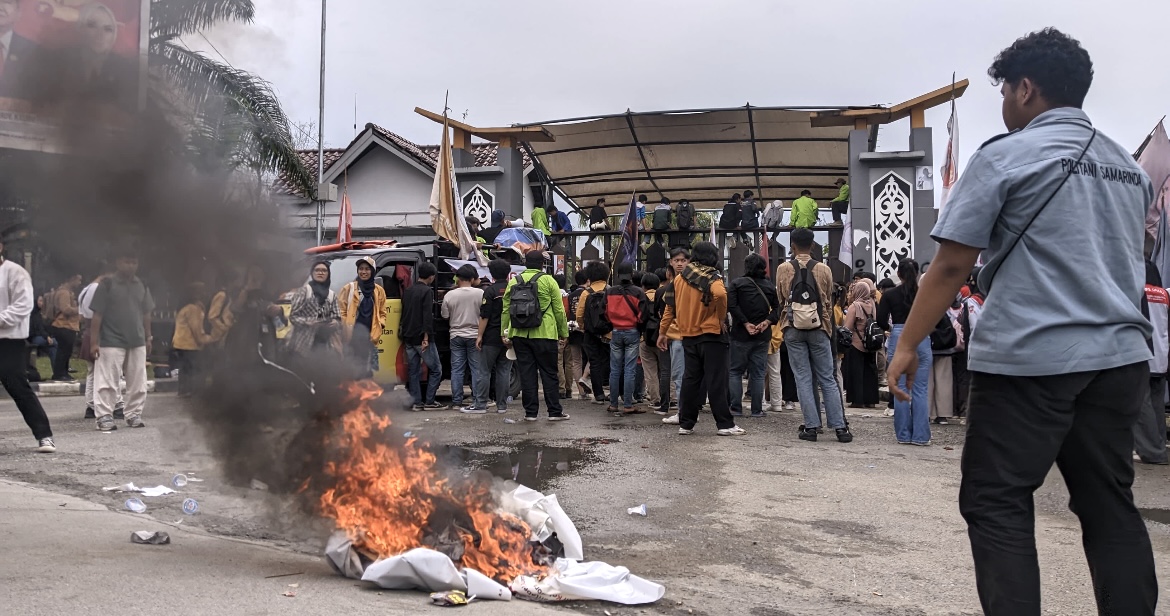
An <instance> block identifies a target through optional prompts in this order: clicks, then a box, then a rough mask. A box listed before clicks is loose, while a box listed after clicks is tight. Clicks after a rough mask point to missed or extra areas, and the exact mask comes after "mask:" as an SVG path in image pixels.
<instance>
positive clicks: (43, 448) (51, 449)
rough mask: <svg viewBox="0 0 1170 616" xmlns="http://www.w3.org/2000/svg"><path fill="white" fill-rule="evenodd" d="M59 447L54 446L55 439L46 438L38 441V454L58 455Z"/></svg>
mask: <svg viewBox="0 0 1170 616" xmlns="http://www.w3.org/2000/svg"><path fill="white" fill-rule="evenodd" d="M56 452H57V446H56V445H54V444H53V437H51V436H46V437H45V438H43V439H41V440H39V441H37V453H56Z"/></svg>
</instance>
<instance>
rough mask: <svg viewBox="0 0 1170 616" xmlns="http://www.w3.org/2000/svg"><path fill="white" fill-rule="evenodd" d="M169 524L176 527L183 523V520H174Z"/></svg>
mask: <svg viewBox="0 0 1170 616" xmlns="http://www.w3.org/2000/svg"><path fill="white" fill-rule="evenodd" d="M171 523H172V524H174V525H175V526H178V525H180V524H182V523H183V518H179V519H178V520H175V521H174V522H171Z"/></svg>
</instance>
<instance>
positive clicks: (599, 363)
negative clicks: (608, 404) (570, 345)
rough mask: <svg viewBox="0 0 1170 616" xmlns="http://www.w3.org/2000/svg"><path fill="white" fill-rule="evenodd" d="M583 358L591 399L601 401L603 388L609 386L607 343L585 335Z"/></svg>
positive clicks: (603, 392)
mask: <svg viewBox="0 0 1170 616" xmlns="http://www.w3.org/2000/svg"><path fill="white" fill-rule="evenodd" d="M585 358H586V359H588V360H589V386H590V387H592V388H593V397H594V398H595V399H597V400H603V399H605V389H604V388H605V386H606V385H608V384H609V383H608V381H609V342H608V341H606V340H605V339H604V338H601V337H600V336H594V335H593V334H589V333H587V334H585ZM553 363H554V364H555V363H556V362H553ZM617 385H619V384H615V386H617Z"/></svg>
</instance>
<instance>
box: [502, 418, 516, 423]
mask: <svg viewBox="0 0 1170 616" xmlns="http://www.w3.org/2000/svg"><path fill="white" fill-rule="evenodd" d="M504 423H506V424H514V423H516V420H515V419H511V418H505V419H504Z"/></svg>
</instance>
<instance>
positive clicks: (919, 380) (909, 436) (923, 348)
mask: <svg viewBox="0 0 1170 616" xmlns="http://www.w3.org/2000/svg"><path fill="white" fill-rule="evenodd" d="M901 336H902V326H901V325H895V326H894V328H893V329H892V330H890V339H889V341H887V342H886V353H887V354H888V355H889V357H890V360H891V361H892V360H893V359H894V350H895V349H897V348H898V338H900V337H901ZM917 351H918V373H917V374H916V375H915V377H914V388H913V390H911V392H910V401H909V402H902V401H901V400H898V399H897V398H895V399H894V436H896V437H897V438H898V442H899V443H917V444H920V445H921V444H923V443H929V442H930V398H929V397H928V396H927V392H928V391H929V387H930V371H931V370H932V369H933V367H934V355H933V354H932V353H931V352H930V337H929V336H928V337H926V338H925V339H924V340H923V341H922V342H921V343H920V344H919V345H918V349H917ZM898 387H902V388H905V387H906V377H902V378H901V379H899V380H898Z"/></svg>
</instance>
